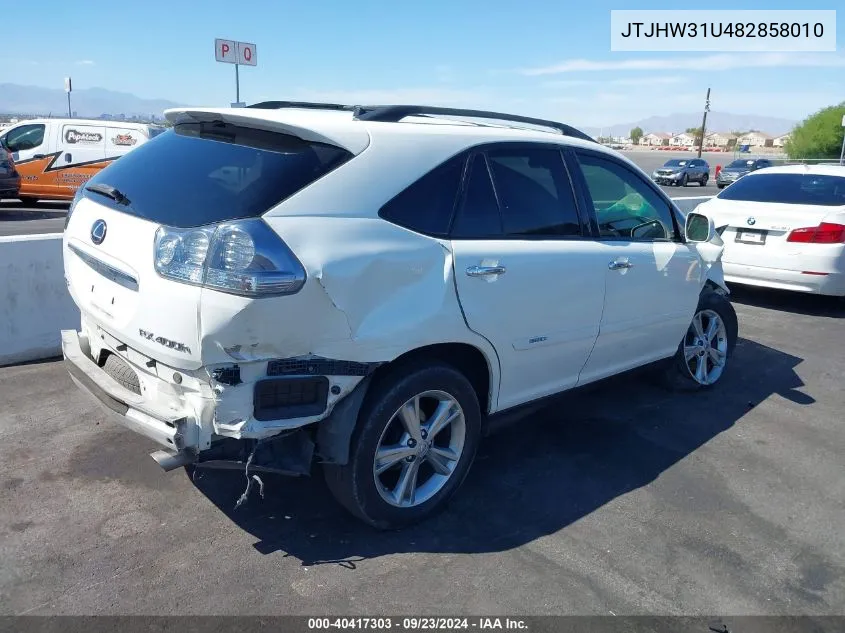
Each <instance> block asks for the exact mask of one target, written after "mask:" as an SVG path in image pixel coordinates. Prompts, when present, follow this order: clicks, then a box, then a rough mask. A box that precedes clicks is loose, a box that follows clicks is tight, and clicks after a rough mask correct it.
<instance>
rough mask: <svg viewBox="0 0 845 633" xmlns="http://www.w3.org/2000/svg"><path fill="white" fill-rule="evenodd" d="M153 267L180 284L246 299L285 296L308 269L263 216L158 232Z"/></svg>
mask: <svg viewBox="0 0 845 633" xmlns="http://www.w3.org/2000/svg"><path fill="white" fill-rule="evenodd" d="M154 249H155V251H154V257H155V268H156V271H157V272H158V274H159V275H161V276H162V277H166V278H168V279H172V280H173V281H181V282H182V283H187V284H193V285H197V286H203V287H205V288H212V289H214V290H220V291H222V292H228V293H231V294H236V295H241V296H244V297H264V296H275V295H287V294H293V293H295V292H298V291H299V289H300V288H302V286H303V284H304V283H305V268H303V266H302V264H301V263H300V262H299V260H298V259H297V258H296V256H295V255H294V254H293V253H292V252H291V250H290V249H289V248H288V246H287V244H285V243H284V242H283V241H282V239H281V238H280V237H279V236H278V235H276V233H275V232H274V231H273V230H272V229H270V227H268V226H267V224H265V223H264V221H262V220H260V219H250V220H237V221H235V222H227V223H223V224H215V225H212V226H204V227H198V228H190V229H177V228H172V227H166V226H162V227H160V228H159V229H158V230H157V231H156V237H155V247H154Z"/></svg>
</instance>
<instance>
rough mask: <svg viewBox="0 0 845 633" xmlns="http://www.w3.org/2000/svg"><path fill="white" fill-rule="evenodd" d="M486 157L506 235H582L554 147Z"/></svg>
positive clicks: (507, 151) (499, 151) (495, 152)
mask: <svg viewBox="0 0 845 633" xmlns="http://www.w3.org/2000/svg"><path fill="white" fill-rule="evenodd" d="M487 157H488V160H489V164H490V171H491V172H492V174H493V183H494V184H495V187H496V194H497V195H498V198H499V206H500V208H501V213H502V228H503V231H504V234H505V235H507V236H512V237H518V236H534V235H547V236H563V237H573V236H580V235H581V224H580V221H579V218H578V212H577V210H576V207H575V196H574V194H573V193H572V187H571V185H570V183H569V177H568V175H567V173H566V168H565V167H564V164H563V157H562V156H561V154H560V152H559V151H558V150H557V149H553V148H545V147H535V148H521V149H516V148H514V149H497V150H492V151H490V152H488V154H487Z"/></svg>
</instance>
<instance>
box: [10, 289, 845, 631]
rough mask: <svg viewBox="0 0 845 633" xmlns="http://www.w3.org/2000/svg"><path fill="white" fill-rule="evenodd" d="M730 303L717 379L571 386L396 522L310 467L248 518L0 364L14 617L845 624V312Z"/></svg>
mask: <svg viewBox="0 0 845 633" xmlns="http://www.w3.org/2000/svg"><path fill="white" fill-rule="evenodd" d="M734 290H735V296H734V300H735V305H736V308H737V311H738V314H739V323H740V340H739V343H738V345H737V347H736V351H735V354H734V355H733V357H732V358H731V360H730V365H729V368H728V369H727V370H726V373H725V375H724V376H723V379H722V381H721V382H720V383H719V385H718V386H717V387H716V388H715V389H713V390H711V391H707V392H704V393H698V394H673V393H670V392H667V391H664V390H663V389H662V388H660V387H657V386H655V385H654V384H652V382H650V381H649V380H647V379H646V378H636V379H635V378H631V377H624V378H617V379H614V380H612V381H610V382H609V383H606V384H603V385H601V386H600V387H597V388H596V389H594V390H592V391H590V392H586V393H580V394H578V395H576V396H572V395H571V396H568V397H567V398H564V399H563V400H561V401H559V402H557V403H555V404H553V405H550V406H549V407H548V408H547V409H546V410H544V411H543V412H542V413H540V414H536V415H533V416H532V417H531V418H528V419H525V420H523V421H521V422H520V423H518V424H516V425H514V426H512V427H510V428H507V429H505V430H503V431H501V432H499V433H498V434H497V435H494V436H492V437H490V438H487V439H486V440H485V441H484V442H483V444H482V446H481V448H480V453H479V455H478V459H477V461H476V462H475V464H474V466H473V468H472V470H471V472H470V475H469V477H468V479H467V481H466V483H465V485H464V487H463V488H462V489H461V491H460V494H459V495H458V496H457V497H456V498H455V500H454V501H453V503H452V504H450V506H449V507H448V509H447V510H446V511H445V512H444V513H443V514H441V515H439V516H438V517H437V518H435V519H432V520H430V521H428V522H426V523H424V524H422V525H419V526H416V527H414V528H411V529H408V530H405V531H402V532H389V533H380V532H374V531H372V530H371V529H369V528H367V527H365V526H363V525H362V524H360V523H358V522H357V521H356V520H354V519H352V518H350V517H349V516H348V515H347V514H346V513H345V511H343V510H341V509H340V508H339V507H338V506H337V505H336V504H335V502H334V501H333V500H332V499H331V497H330V496H329V494H328V491H327V490H326V487H325V485H324V484H323V482H322V479H321V477H320V476H319V471H315V476H314V477H312V478H303V479H287V478H282V477H278V478H277V477H270V476H267V477H265V478H264V484H265V491H264V492H265V498H263V499H262V498H261V497H260V496H259V495H258V493H257V489H256V490H254V491H253V494H252V496H251V497H250V499H249V500H248V501H247V502H246V504H245V505H243V506H242V507H241V508H240V509H237V510H236V509H234V506H235V502H236V500H237V498H238V496H239V495H240V494H241V492H242V491H243V489H244V484H245V479H244V476H243V473H240V472H234V471H229V472H208V473H206V474H205V475H204V476H202V477H201V478H200V479H198V480H197V481H196V482H192V481H191V479H190V478H189V477H188V476H187V474H186V473H185V472H184V471H182V470H178V471H174V472H171V473H164V472H162V471H161V470H160V469H159V468H158V466H157V465H156V464H155V462H153V460H152V459H151V458H150V457H149V456H148V454H149V452H150V451H152V450H155V448H156V447H155V446H154V445H153V444H151V443H150V442H149V441H147V440H145V439H144V438H141V437H139V436H137V435H135V434H133V433H132V432H130V431H126V430H123V429H122V428H121V427H119V426H117V425H116V424H114V423H112V422H111V421H109V420H108V419H107V417H106V415H105V413H103V411H102V410H101V408H100V407H99V406H98V405H96V404H94V403H93V402H91V401H89V400H88V398H87V397H86V396H85V395H84V394H82V393H81V392H80V391H79V390H78V389H77V388H76V387H75V386H74V385H73V383H72V382H71V381H70V379H69V378H68V377H67V375H66V372H65V370H64V368H63V367H62V364H61V363H60V362H56V361H47V362H41V363H35V364H28V365H20V366H14V367H6V368H0V614H163V613H177V614H205V615H213V614H230V615H231V614H251V615H271V614H333V615H338V614H349V615H361V616H373V615H379V614H388V615H395V614H409V615H414V614H428V615H432V614H447V615H460V614H484V615H508V614H510V615H539V614H599V615H611V614H614V615H627V614H670V615H671V614H677V615H708V616H709V615H713V614H718V615H722V616H729V615H739V614H743V615H756V614H767V615H802V614H810V615H836V614H839V615H845V530H843V529H842V526H843V525H845V502H843V500H845V477H843V473H845V469H843V458H842V450H843V447H845V425H843V417H842V411H843V410H845V391H844V390H843V389H842V375H843V370H845V354H843V351H845V307H843V304H842V303H841V302H838V301H829V300H825V299H823V298H819V297H812V296H796V295H787V294H784V293H773V292H762V291H750V290H740V289H739V288H735V289H734ZM10 630H11V629H10ZM596 630H598V629H596ZM696 630H698V629H696ZM720 630H721V629H720ZM731 630H734V629H733V628H732V629H731ZM783 630H787V629H783ZM829 630H832V629H829Z"/></svg>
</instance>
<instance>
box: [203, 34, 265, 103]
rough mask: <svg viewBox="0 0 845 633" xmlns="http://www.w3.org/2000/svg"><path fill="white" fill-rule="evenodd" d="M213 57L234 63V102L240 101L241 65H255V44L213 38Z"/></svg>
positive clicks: (256, 60)
mask: <svg viewBox="0 0 845 633" xmlns="http://www.w3.org/2000/svg"><path fill="white" fill-rule="evenodd" d="M214 59H215V60H216V61H218V62H223V63H224V64H234V65H235V102H236V103H240V102H241V77H240V67H241V66H257V65H258V58H257V54H256V49H255V44H251V43H249V42H238V41H236V40H223V39H215V40H214Z"/></svg>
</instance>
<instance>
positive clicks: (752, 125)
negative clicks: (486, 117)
mask: <svg viewBox="0 0 845 633" xmlns="http://www.w3.org/2000/svg"><path fill="white" fill-rule="evenodd" d="M180 105H187V104H180V103H176V102H174V101H168V100H166V99H142V98H141V97H136V96H135V95H133V94H129V93H127V92H115V91H113V90H106V89H104V88H82V89H79V90H74V91H73V93H72V94H71V108H72V110H73V111H75V112H76V113H77V115H78V116H80V117H98V116H100V115H101V114H110V115H112V116H120V115H124V116H126V117H131V116H142V117H149V116H150V115H155V116H157V117H160V116H161V115H162V112H163V111H164V110H166V109H167V108H175V107H178V106H180ZM0 114H38V115H47V114H52V115H53V116H63V115H66V114H67V95H66V94H65V91H64V90H63V89H61V88H40V87H37V86H21V85H18V84H9V83H5V84H0ZM795 124H796V121H790V120H788V119H778V118H774V117H768V116H760V115H756V114H729V113H726V112H710V113H709V114H708V116H707V129H708V130H711V131H714V132H730V131H732V130H739V131H743V132H745V131H748V130H752V129H753V130H760V131H762V132H768V133H769V134H772V135H775V136H777V135H780V134H785V133H786V132H789V131H790V130H791V129H792V128H793V126H794V125H795ZM700 125H701V113H700V112H686V113H675V114H668V115H663V116H652V117H649V118H647V119H642V120H640V121H634V122H632V123H619V124H616V125H610V126H607V127H604V128H597V127H584V128H582V129H583V130H584V131H585V132H587V133H588V134H590V135H591V136H594V137H597V136H599V135H600V134H603V135H604V136H628V135H629V134H630V132H631V129H633V128H635V127H640V128H642V130H643V132H645V133H646V134H648V133H649V132H668V133H670V134H671V133H677V132H683V131H684V130H686V129H687V128H690V127H698V126H700Z"/></svg>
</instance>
